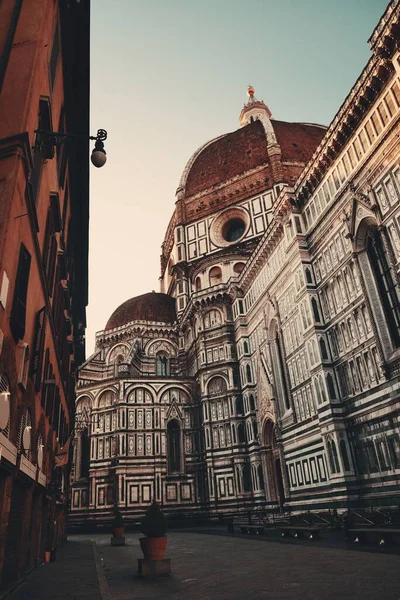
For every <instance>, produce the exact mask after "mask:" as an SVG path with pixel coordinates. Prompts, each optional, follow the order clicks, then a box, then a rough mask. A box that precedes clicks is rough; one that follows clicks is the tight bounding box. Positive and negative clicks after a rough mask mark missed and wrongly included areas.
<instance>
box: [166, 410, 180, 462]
mask: <svg viewBox="0 0 400 600" xmlns="http://www.w3.org/2000/svg"><path fill="white" fill-rule="evenodd" d="M167 438H168V470H169V472H170V473H180V472H181V471H182V457H181V427H180V424H179V422H178V421H177V420H176V419H174V420H172V421H169V423H168V426H167Z"/></svg>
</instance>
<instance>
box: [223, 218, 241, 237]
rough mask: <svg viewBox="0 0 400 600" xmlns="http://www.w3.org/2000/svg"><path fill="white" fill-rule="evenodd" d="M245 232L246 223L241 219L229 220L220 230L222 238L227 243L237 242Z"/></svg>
mask: <svg viewBox="0 0 400 600" xmlns="http://www.w3.org/2000/svg"><path fill="white" fill-rule="evenodd" d="M245 231H246V223H245V222H244V221H243V219H231V220H230V221H228V222H227V223H225V225H224V226H223V228H222V237H223V238H224V240H225V241H227V242H237V240H240V238H241V237H243V234H244V232H245Z"/></svg>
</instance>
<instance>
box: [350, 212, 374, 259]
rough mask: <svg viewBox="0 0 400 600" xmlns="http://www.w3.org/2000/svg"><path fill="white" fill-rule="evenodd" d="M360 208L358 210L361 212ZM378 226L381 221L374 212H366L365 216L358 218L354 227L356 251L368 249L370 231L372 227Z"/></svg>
mask: <svg viewBox="0 0 400 600" xmlns="http://www.w3.org/2000/svg"><path fill="white" fill-rule="evenodd" d="M360 210H361V209H360ZM360 210H359V211H358V212H360ZM363 212H364V211H363ZM378 226H379V223H378V221H377V219H376V217H375V215H373V214H372V215H371V214H365V216H363V217H362V218H360V219H359V220H356V223H355V229H354V250H355V251H356V252H362V251H363V250H365V249H366V244H367V239H368V233H369V232H370V230H371V228H375V227H378Z"/></svg>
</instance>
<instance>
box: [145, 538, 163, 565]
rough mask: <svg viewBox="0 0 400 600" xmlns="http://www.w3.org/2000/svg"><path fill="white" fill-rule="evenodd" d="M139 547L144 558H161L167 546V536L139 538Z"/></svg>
mask: <svg viewBox="0 0 400 600" xmlns="http://www.w3.org/2000/svg"><path fill="white" fill-rule="evenodd" d="M139 542H140V547H141V548H142V552H143V556H144V557H145V559H146V560H161V559H163V558H164V554H165V549H166V547H167V536H166V535H163V536H162V537H142V538H139Z"/></svg>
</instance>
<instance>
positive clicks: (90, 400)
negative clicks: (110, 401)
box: [75, 390, 103, 410]
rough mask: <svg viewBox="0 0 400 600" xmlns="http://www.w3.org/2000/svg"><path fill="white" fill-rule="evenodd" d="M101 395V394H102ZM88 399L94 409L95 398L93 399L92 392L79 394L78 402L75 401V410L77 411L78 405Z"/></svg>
mask: <svg viewBox="0 0 400 600" xmlns="http://www.w3.org/2000/svg"><path fill="white" fill-rule="evenodd" d="M101 391H103V390H101ZM100 393H101V392H100ZM99 395H100V394H99ZM86 398H87V399H88V401H89V404H90V408H92V407H93V406H94V397H93V394H92V393H91V392H82V394H79V396H77V397H76V400H75V410H76V409H77V407H78V404H79V403H80V402H81V401H82V400H85V399H86Z"/></svg>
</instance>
